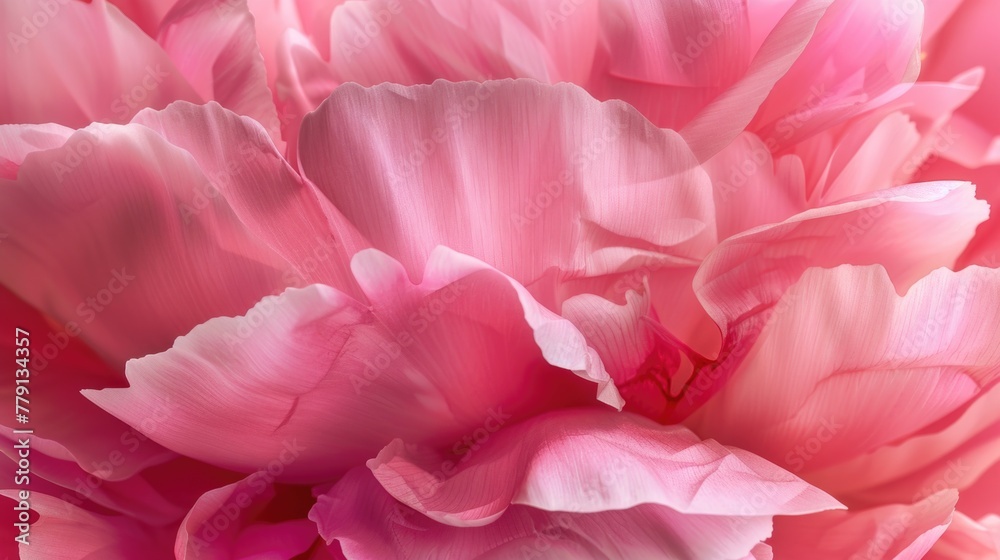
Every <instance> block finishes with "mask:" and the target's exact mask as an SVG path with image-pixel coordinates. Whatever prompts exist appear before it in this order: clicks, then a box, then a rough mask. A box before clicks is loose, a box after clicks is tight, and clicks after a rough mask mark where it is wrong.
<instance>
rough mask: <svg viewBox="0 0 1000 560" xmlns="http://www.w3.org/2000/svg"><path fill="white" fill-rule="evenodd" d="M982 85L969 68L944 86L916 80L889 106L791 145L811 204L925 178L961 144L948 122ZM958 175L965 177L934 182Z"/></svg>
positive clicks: (888, 104) (816, 204)
mask: <svg viewBox="0 0 1000 560" xmlns="http://www.w3.org/2000/svg"><path fill="white" fill-rule="evenodd" d="M981 81H982V72H981V71H975V70H973V71H970V72H967V73H965V74H963V75H961V76H958V77H956V78H955V79H954V80H953V81H952V82H949V83H937V82H930V83H928V82H918V83H916V84H914V85H913V87H911V88H910V89H908V90H907V91H906V92H905V93H903V94H902V95H901V96H899V97H898V98H897V99H895V100H893V101H892V102H890V103H887V104H885V105H883V106H881V107H879V108H878V109H876V110H874V111H871V112H869V113H867V114H865V115H864V116H862V117H858V118H856V119H852V120H850V121H848V122H847V123H845V124H842V125H839V126H835V127H832V128H829V129H827V130H825V131H823V132H822V133H820V134H817V135H815V136H813V137H811V138H808V139H805V140H804V141H801V142H798V143H796V145H795V146H794V152H795V154H796V155H798V156H799V157H801V158H802V160H803V162H804V163H805V169H806V170H807V177H806V181H807V187H806V188H807V193H808V197H809V200H810V205H811V206H820V205H823V204H829V203H831V202H834V201H837V200H840V199H842V198H845V197H848V196H851V195H855V194H862V193H865V192H874V191H878V190H882V189H886V188H889V187H893V186H897V185H901V184H907V183H911V182H914V183H915V182H923V181H927V180H930V179H929V178H927V177H926V176H924V174H923V173H922V172H923V171H924V169H925V168H926V167H927V166H928V165H929V164H930V163H931V162H933V160H934V159H936V158H938V157H940V156H941V155H942V154H947V153H951V152H954V150H956V149H957V146H958V144H959V143H960V142H961V141H962V138H963V137H962V135H961V134H959V133H958V131H957V130H955V127H954V125H953V123H952V122H951V121H953V118H952V117H953V114H952V113H953V111H954V110H955V109H956V108H957V107H959V106H961V105H962V104H963V103H965V101H967V100H968V99H969V97H970V96H971V95H972V94H973V93H975V91H976V89H977V88H978V87H979V83H980V82H981ZM914 132H915V133H916V135H914ZM880 158H881V159H880ZM957 177H961V178H967V176H965V175H951V176H940V177H939V178H940V179H942V180H945V179H955V178H957Z"/></svg>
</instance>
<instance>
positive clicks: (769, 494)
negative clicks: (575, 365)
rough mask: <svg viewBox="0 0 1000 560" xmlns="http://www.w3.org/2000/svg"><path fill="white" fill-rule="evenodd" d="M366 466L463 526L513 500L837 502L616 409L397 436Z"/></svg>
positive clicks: (778, 506) (590, 508)
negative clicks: (467, 435)
mask: <svg viewBox="0 0 1000 560" xmlns="http://www.w3.org/2000/svg"><path fill="white" fill-rule="evenodd" d="M488 429H489V428H488ZM456 449H458V450H459V451H461V453H456ZM368 467H369V468H371V469H372V471H373V472H374V473H375V477H376V478H377V479H378V480H379V482H380V483H381V484H382V486H383V487H385V488H386V490H387V491H388V492H389V493H390V494H392V495H393V496H395V497H396V499H398V500H400V501H401V502H403V503H405V504H406V505H408V506H410V507H412V508H414V509H416V510H418V511H420V512H422V513H424V514H426V515H427V516H429V517H431V518H432V519H435V520H436V521H438V522H440V523H444V524H447V525H454V526H456V527H467V526H481V525H485V524H488V523H490V522H492V521H493V520H495V519H496V518H498V517H499V516H500V515H502V514H503V512H504V511H506V510H507V508H508V507H510V506H511V505H525V506H530V507H533V508H537V509H542V510H546V511H568V512H577V513H595V512H600V511H606V510H622V509H627V508H631V507H634V506H636V505H638V504H642V503H647V504H658V505H662V506H666V507H669V508H671V509H673V510H675V511H677V512H680V513H684V514H692V515H720V516H734V517H756V516H770V515H777V514H786V515H796V514H804V513H812V512H816V511H822V510H825V509H831V508H836V507H839V504H838V503H837V502H836V501H835V500H833V499H832V498H830V497H829V496H827V495H826V494H825V493H823V492H822V491H820V490H818V489H817V488H814V487H812V486H810V485H809V484H807V483H805V482H804V481H802V480H800V479H798V478H796V477H795V476H793V475H791V474H789V473H787V472H786V471H783V470H782V469H780V468H778V467H776V466H774V465H772V464H770V463H768V462H767V461H763V460H761V459H760V458H759V457H755V456H753V455H752V454H749V453H746V452H745V451H742V450H739V449H731V448H726V447H723V446H722V445H719V444H718V443H716V442H714V441H706V442H702V441H701V440H699V439H698V437H697V436H695V435H694V434H693V433H691V432H690V431H689V430H688V429H687V428H684V427H681V426H677V425H674V426H661V425H659V424H656V423H654V422H652V421H651V420H648V419H646V418H644V417H642V416H637V415H633V414H627V413H625V414H622V413H616V412H614V411H611V410H605V411H598V410H593V409H578V410H569V411H562V412H553V413H549V414H547V415H544V416H541V417H538V418H534V419H530V420H527V421H524V422H521V423H518V424H514V425H512V426H510V427H506V428H502V429H499V430H498V431H493V432H492V433H490V432H487V433H486V435H485V436H482V437H480V435H479V434H477V435H476V438H475V439H471V440H469V441H467V442H464V444H463V446H461V447H459V446H455V449H449V450H448V451H447V452H445V453H436V452H434V451H432V450H429V449H426V450H425V449H410V448H408V447H407V446H406V445H404V443H403V441H401V440H398V439H397V440H395V441H393V442H392V443H391V444H389V445H388V446H387V447H386V448H385V449H383V450H382V451H381V452H380V453H379V455H378V457H377V458H375V459H372V460H370V461H368ZM751 498H753V499H751ZM757 498H760V499H757Z"/></svg>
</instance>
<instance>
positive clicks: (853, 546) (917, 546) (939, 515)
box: [768, 490, 958, 560]
mask: <svg viewBox="0 0 1000 560" xmlns="http://www.w3.org/2000/svg"><path fill="white" fill-rule="evenodd" d="M957 500H958V492H955V491H954V490H946V491H944V492H940V493H937V494H934V495H933V496H928V497H927V498H925V499H924V500H922V501H919V502H917V503H914V504H912V505H898V504H894V505H887V506H882V507H878V508H873V509H863V510H852V511H830V512H823V513H818V514H815V515H807V516H803V517H786V518H779V519H777V520H776V521H775V523H774V536H773V537H772V538H771V540H769V541H768V544H770V545H771V548H773V549H774V555H775V557H776V558H810V559H815V560H844V559H845V558H851V559H854V558H871V559H881V560H920V559H921V558H924V555H925V554H926V553H927V551H928V550H930V548H931V547H932V546H933V545H934V543H935V542H936V541H937V540H938V538H939V537H940V536H941V534H942V533H944V532H945V530H946V529H947V528H948V525H949V524H951V520H952V513H953V512H954V510H955V502H956V501H957Z"/></svg>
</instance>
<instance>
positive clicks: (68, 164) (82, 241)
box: [0, 109, 333, 365]
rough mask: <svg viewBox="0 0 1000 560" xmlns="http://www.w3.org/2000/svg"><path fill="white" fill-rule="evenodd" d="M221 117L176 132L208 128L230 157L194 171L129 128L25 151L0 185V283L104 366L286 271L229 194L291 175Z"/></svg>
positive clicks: (177, 152)
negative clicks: (220, 171)
mask: <svg viewBox="0 0 1000 560" xmlns="http://www.w3.org/2000/svg"><path fill="white" fill-rule="evenodd" d="M176 112H177V111H171V114H175V113H176ZM199 112H200V114H201V115H204V116H206V117H207V116H210V114H211V109H202V110H199ZM164 118H166V117H164ZM222 121H223V122H217V121H216V120H215V119H212V118H207V119H202V120H201V121H199V124H198V125H197V128H192V129H191V130H189V131H188V134H190V135H194V136H196V135H199V134H216V135H218V136H217V138H219V139H220V140H219V141H224V142H230V144H229V145H228V147H227V148H225V149H221V150H220V151H222V152H223V153H224V154H226V155H229V154H239V156H240V157H238V158H233V159H228V160H226V161H225V162H221V161H216V162H215V163H214V165H206V166H205V167H202V166H199V164H198V162H197V161H196V160H195V159H194V158H192V156H191V153H189V152H188V151H186V150H184V149H182V148H180V147H178V146H175V145H172V144H171V143H170V142H169V141H168V140H167V139H165V138H164V137H163V136H162V135H159V134H157V133H156V132H154V131H153V130H151V129H150V128H148V127H146V126H141V125H139V124H130V125H126V126H117V125H98V124H95V125H91V126H90V127H88V128H86V129H84V130H80V131H77V132H75V133H74V134H73V135H72V136H71V137H70V138H69V140H67V142H66V143H65V145H63V146H61V147H60V148H57V149H52V150H45V151H36V152H33V153H31V154H29V155H28V156H27V157H25V158H24V161H23V163H22V164H21V165H20V167H19V169H18V172H17V178H16V179H15V180H2V181H3V183H4V185H3V188H2V189H0V230H3V231H4V232H6V233H7V234H8V237H7V238H6V239H5V240H4V242H3V243H2V244H0V260H2V262H3V263H4V264H3V268H2V272H0V280H2V282H3V283H4V284H5V285H6V286H8V287H9V288H10V289H11V291H13V292H14V293H15V294H17V295H18V296H19V297H21V298H22V299H24V300H25V301H26V302H28V303H29V304H31V305H33V306H34V307H36V308H37V309H39V310H40V311H42V312H44V313H45V314H46V315H48V316H50V317H52V318H53V319H54V320H55V321H56V322H57V324H58V325H60V326H61V327H63V328H64V329H65V330H66V332H70V331H73V332H76V334H75V335H72V336H79V338H80V339H81V340H83V341H84V342H85V343H87V344H88V345H89V346H91V347H92V348H94V349H95V350H97V351H98V354H99V355H100V356H101V357H103V358H105V359H106V360H108V361H109V362H110V363H111V364H113V365H120V364H122V363H124V362H125V360H127V359H129V358H132V357H136V356H142V355H145V354H148V353H150V352H156V351H160V350H163V349H165V348H168V347H169V345H170V343H171V342H172V341H173V339H174V338H175V337H176V336H178V335H180V334H183V333H185V332H187V331H188V330H190V329H191V328H192V327H193V326H195V325H197V324H199V323H201V322H203V321H205V320H206V319H208V318H210V317H215V316H218V315H235V314H237V313H240V312H243V311H245V310H246V309H247V308H248V307H250V305H252V304H253V303H254V302H256V301H258V300H259V299H260V298H261V297H262V296H264V295H266V294H269V293H273V292H275V291H276V290H278V289H280V288H281V287H283V286H284V285H287V284H288V282H289V280H294V278H286V273H288V274H291V275H292V276H294V274H292V273H294V272H295V269H293V268H291V266H290V265H289V264H287V263H286V261H285V260H284V259H282V258H281V257H279V256H278V255H277V254H276V253H274V252H272V251H271V250H270V249H268V247H267V245H266V244H265V243H262V240H261V239H260V238H259V236H258V235H255V233H256V231H255V230H256V224H251V225H246V224H244V223H243V222H242V221H241V219H240V216H239V215H238V213H237V210H238V209H240V204H239V198H240V197H239V196H237V195H234V194H231V193H232V192H233V191H237V192H240V191H242V195H241V196H242V198H244V199H245V198H252V197H254V196H260V191H261V189H260V185H261V184H269V189H273V190H274V191H277V192H280V191H281V189H292V190H298V189H300V188H301V184H300V183H299V181H298V179H297V177H295V176H294V174H293V173H292V172H291V171H284V172H282V167H281V165H282V164H281V163H280V161H281V160H280V157H279V156H278V155H277V153H276V152H275V151H274V148H273V146H272V145H271V144H270V142H267V141H266V140H265V142H267V143H266V144H263V143H262V142H261V141H260V136H262V135H263V132H262V131H260V132H259V133H258V135H244V132H245V131H246V130H247V129H246V128H245V127H237V126H232V121H225V119H222ZM189 122H190V121H189ZM192 126H194V125H193V124H192ZM18 130H19V131H20V132H22V133H23V132H26V131H27V130H28V129H18ZM258 130H259V128H258ZM223 138H224V139H225V140H222V139H223ZM217 168H223V169H226V170H227V171H228V173H225V174H222V175H219V174H218V173H216V172H215V170H216V169H217ZM244 189H252V190H244ZM229 197H232V198H235V199H237V201H236V202H233V203H230V202H229V201H228V200H227V198H229ZM300 219H301V218H300ZM327 231H329V230H327ZM150 247H155V250H151V249H150ZM303 250H308V248H303ZM38 278H47V279H48V281H46V282H38V280H37V279H38ZM331 281H333V280H332V279H331ZM77 331H78V332H77ZM122 333H128V336H123V334H122Z"/></svg>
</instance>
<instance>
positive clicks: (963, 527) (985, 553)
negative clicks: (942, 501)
mask: <svg viewBox="0 0 1000 560" xmlns="http://www.w3.org/2000/svg"><path fill="white" fill-rule="evenodd" d="M963 498H964V495H963ZM925 558H926V560H968V559H969V558H976V559H977V560H997V559H1000V517H997V516H996V515H991V516H988V517H985V518H983V519H980V520H978V521H976V520H973V519H970V518H969V517H968V516H966V515H964V514H962V513H961V512H959V511H956V512H955V513H954V515H953V519H952V522H951V525H949V526H948V530H947V531H945V532H944V534H943V535H941V538H940V539H938V541H937V543H935V544H934V548H933V549H931V551H930V553H929V554H928V555H927V556H925Z"/></svg>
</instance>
